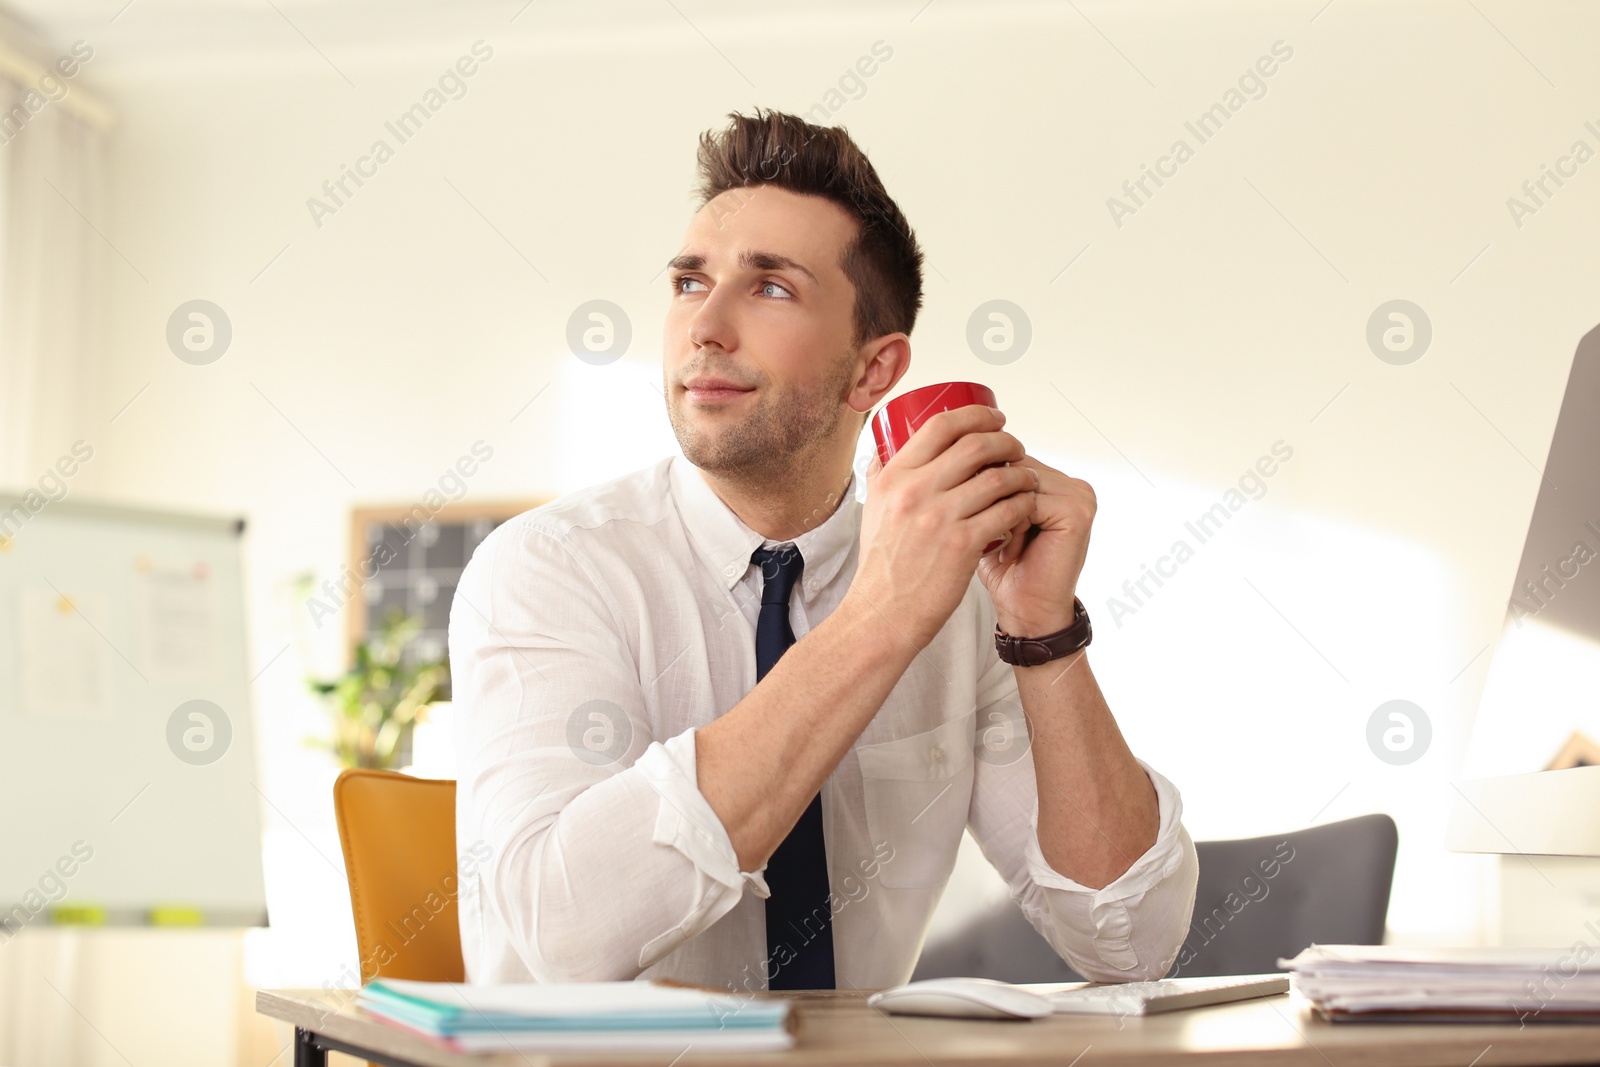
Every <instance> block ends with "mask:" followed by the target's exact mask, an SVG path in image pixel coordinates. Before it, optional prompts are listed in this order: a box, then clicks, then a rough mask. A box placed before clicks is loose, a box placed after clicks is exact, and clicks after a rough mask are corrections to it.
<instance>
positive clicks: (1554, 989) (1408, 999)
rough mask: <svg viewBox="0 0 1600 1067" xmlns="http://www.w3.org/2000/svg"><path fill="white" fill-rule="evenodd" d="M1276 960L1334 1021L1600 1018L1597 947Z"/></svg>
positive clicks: (1306, 955)
mask: <svg viewBox="0 0 1600 1067" xmlns="http://www.w3.org/2000/svg"><path fill="white" fill-rule="evenodd" d="M1278 965H1279V966H1281V967H1287V968H1289V970H1290V971H1291V972H1292V975H1293V982H1294V988H1295V989H1296V990H1298V991H1299V992H1300V993H1301V994H1303V995H1304V996H1305V997H1306V998H1307V999H1309V1000H1310V1001H1311V1003H1312V1006H1313V1007H1315V1008H1316V1010H1317V1012H1318V1013H1319V1014H1321V1015H1322V1016H1323V1017H1324V1018H1328V1019H1332V1020H1334V1021H1336V1022H1516V1023H1530V1022H1600V949H1594V948H1591V947H1590V945H1589V943H1588V942H1586V941H1578V942H1576V943H1574V944H1573V945H1571V946H1570V947H1568V948H1549V949H1547V948H1457V949H1439V948H1430V949H1415V948H1399V947H1396V946H1392V945H1312V946H1311V947H1310V948H1308V949H1306V950H1305V951H1303V952H1301V953H1300V954H1299V955H1298V956H1296V957H1295V958H1294V959H1292V960H1279V961H1278Z"/></svg>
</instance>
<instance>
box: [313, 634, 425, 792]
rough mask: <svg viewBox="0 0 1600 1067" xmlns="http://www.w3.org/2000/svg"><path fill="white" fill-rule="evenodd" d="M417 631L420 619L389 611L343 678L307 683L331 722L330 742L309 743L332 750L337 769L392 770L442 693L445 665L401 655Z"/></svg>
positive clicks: (358, 649)
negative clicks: (416, 725)
mask: <svg viewBox="0 0 1600 1067" xmlns="http://www.w3.org/2000/svg"><path fill="white" fill-rule="evenodd" d="M421 629H422V617H421V616H420V615H406V614H404V613H402V612H399V611H391V612H390V613H389V614H388V615H387V616H386V617H385V618H384V619H383V621H382V622H381V623H380V624H379V627H378V631H377V633H375V634H374V635H373V636H372V637H371V638H369V639H368V640H366V641H363V642H361V643H360V644H358V645H356V648H355V663H354V665H353V666H352V667H351V668H350V669H349V670H348V671H346V672H345V673H344V675H343V676H341V677H339V678H336V679H334V680H332V681H323V680H320V679H316V678H312V679H309V680H308V684H309V685H310V687H311V691H312V692H314V693H316V694H317V695H318V696H320V697H322V698H323V701H324V702H325V703H326V704H327V706H328V710H329V712H330V713H331V715H332V718H333V737H332V739H331V740H330V739H328V738H320V737H319V738H311V739H309V740H310V743H311V744H313V745H314V746H315V747H317V748H322V749H327V750H329V751H331V752H332V753H333V754H334V756H335V757H336V758H337V759H338V761H339V765H340V766H341V767H370V768H374V769H376V770H385V771H387V770H393V769H394V768H395V766H396V765H397V763H398V761H399V757H400V755H401V753H402V751H403V749H404V746H403V743H402V742H403V741H404V740H405V738H406V737H407V736H409V734H410V732H411V727H412V725H413V724H414V723H415V722H417V721H418V720H419V719H421V718H425V717H426V715H427V708H428V704H429V703H431V702H432V701H434V700H436V699H438V698H439V696H440V695H442V693H443V692H444V688H445V686H446V685H447V684H448V683H449V680H450V667H449V664H448V663H446V662H444V661H443V660H433V661H428V662H415V661H411V660H408V658H407V657H406V656H405V654H404V653H405V650H406V646H407V645H408V644H409V643H410V642H411V640H412V638H414V637H416V635H417V633H418V632H419V631H420V630H421Z"/></svg>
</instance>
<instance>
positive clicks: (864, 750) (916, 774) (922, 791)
mask: <svg viewBox="0 0 1600 1067" xmlns="http://www.w3.org/2000/svg"><path fill="white" fill-rule="evenodd" d="M973 728H974V724H973V719H972V718H971V717H970V716H969V717H966V718H960V719H951V720H950V721H949V722H946V723H943V724H941V725H940V726H937V727H935V728H934V729H932V730H929V731H927V732H925V733H920V734H912V735H911V736H910V737H901V738H897V739H895V740H893V741H881V742H879V743H878V744H874V745H859V746H857V748H856V757H857V759H858V760H859V762H860V766H861V785H862V794H863V797H864V799H865V801H866V809H867V832H868V833H869V834H870V835H871V837H872V846H873V849H874V850H875V851H881V850H882V848H883V846H884V845H888V846H889V847H890V848H891V849H893V850H894V858H893V859H890V860H888V861H887V862H885V863H884V864H883V865H882V867H881V869H880V873H879V878H880V880H881V881H882V882H883V884H884V885H885V886H888V887H890V888H893V889H920V888H927V887H932V886H941V885H944V883H945V882H946V881H947V880H948V879H949V877H950V872H951V870H952V869H953V868H954V867H955V862H956V850H957V849H958V848H959V847H960V845H961V833H962V831H963V830H965V829H966V826H967V809H968V807H969V805H970V802H971V799H972V731H973Z"/></svg>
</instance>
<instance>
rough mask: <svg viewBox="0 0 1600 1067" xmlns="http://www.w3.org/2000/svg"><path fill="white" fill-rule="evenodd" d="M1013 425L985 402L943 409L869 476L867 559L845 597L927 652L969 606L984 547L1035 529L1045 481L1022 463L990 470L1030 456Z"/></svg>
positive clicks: (864, 528)
mask: <svg viewBox="0 0 1600 1067" xmlns="http://www.w3.org/2000/svg"><path fill="white" fill-rule="evenodd" d="M1004 424H1005V416H1004V415H1001V414H1000V413H999V412H997V411H996V410H995V409H993V408H990V407H985V406H983V405H979V404H975V405H970V406H967V407H961V408H954V409H952V410H950V411H942V412H940V413H939V414H937V415H934V416H933V417H932V418H930V419H928V421H927V422H925V423H923V424H922V426H921V427H919V428H918V430H917V431H916V433H914V434H912V435H911V439H910V440H909V441H907V442H906V445H905V447H904V448H902V449H900V451H898V452H896V453H895V454H894V456H893V458H891V459H890V460H889V463H888V465H887V466H883V467H882V468H881V469H880V466H879V463H878V460H877V458H876V457H874V458H873V460H872V465H871V466H870V467H869V468H868V470H867V486H868V491H867V500H866V504H865V506H864V508H863V511H862V516H861V552H860V559H859V561H858V563H857V567H856V575H855V578H854V580H853V581H852V582H851V583H850V589H849V591H848V592H847V593H846V597H847V598H856V599H858V600H859V601H861V602H862V603H864V604H865V605H867V606H868V609H869V610H876V611H877V612H878V613H879V614H880V615H882V616H883V618H884V619H885V621H887V622H888V623H889V624H890V625H891V626H893V627H894V629H895V630H896V631H897V632H898V633H899V634H900V635H901V636H902V637H904V638H905V639H906V640H908V641H910V642H911V643H912V644H913V645H915V647H916V648H917V649H918V650H920V649H922V648H924V647H926V645H927V644H928V643H929V642H930V641H932V640H933V638H934V636H935V635H936V634H937V633H938V632H939V630H940V628H941V627H943V626H944V624H945V621H946V620H947V619H949V618H950V615H951V613H952V612H954V611H955V609H956V607H957V605H959V604H960V603H961V598H962V597H963V596H964V595H966V591H967V586H968V585H969V584H970V583H971V581H972V575H973V574H974V572H976V570H977V567H978V560H979V559H980V558H981V557H982V555H983V549H984V546H985V545H987V544H989V542H991V541H996V540H1000V539H1002V538H1007V539H1008V540H1009V537H1008V535H1009V536H1010V537H1015V536H1020V532H1023V531H1026V530H1027V527H1028V523H1029V516H1030V515H1031V514H1032V513H1033V509H1034V498H1033V494H1034V490H1035V489H1037V488H1038V486H1039V476H1038V474H1037V473H1036V472H1035V471H1034V470H1033V469H1032V468H1029V467H1024V466H1021V465H1020V464H1019V465H1017V466H990V465H991V464H1006V463H1015V462H1016V461H1018V460H1020V459H1022V457H1023V447H1022V442H1020V441H1018V440H1017V439H1016V438H1015V437H1013V436H1011V435H1010V434H1009V433H1006V432H1005V431H1004V430H1002V429H1001V427H1002V426H1003V425H1004ZM985 468H988V469H985ZM1003 550H1004V549H997V550H996V551H1003Z"/></svg>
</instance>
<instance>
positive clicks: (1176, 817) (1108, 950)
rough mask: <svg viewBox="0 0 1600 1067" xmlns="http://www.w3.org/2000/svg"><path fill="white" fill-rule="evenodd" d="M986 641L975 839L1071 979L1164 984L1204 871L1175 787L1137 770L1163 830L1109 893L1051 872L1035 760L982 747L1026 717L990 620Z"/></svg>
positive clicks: (1025, 753)
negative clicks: (1000, 726)
mask: <svg viewBox="0 0 1600 1067" xmlns="http://www.w3.org/2000/svg"><path fill="white" fill-rule="evenodd" d="M991 610H992V609H991ZM980 614H981V613H980ZM980 632H981V633H982V635H983V636H982V638H981V639H980V647H979V655H980V657H982V659H981V660H980V662H983V663H984V669H983V671H982V672H981V674H980V677H979V686H978V701H977V702H978V710H977V714H978V729H977V731H976V738H977V739H976V743H975V747H976V751H977V756H978V758H977V760H976V761H975V762H976V766H977V768H978V770H977V774H976V775H975V778H974V782H973V795H972V804H971V807H970V810H969V813H968V827H969V829H970V830H971V831H972V835H973V837H974V839H975V840H976V841H977V843H978V845H979V847H980V848H981V849H982V850H983V853H984V855H985V856H987V857H988V859H989V861H990V862H991V863H993V864H994V866H995V868H996V869H997V870H998V871H999V872H1000V873H1001V875H1003V876H1004V877H1005V879H1006V881H1007V882H1008V883H1009V885H1010V888H1011V895H1012V898H1013V899H1015V900H1016V902H1017V904H1018V905H1019V906H1020V907H1021V908H1022V912H1023V914H1024V915H1025V916H1027V919H1028V921H1029V922H1030V923H1032V924H1033V926H1034V928H1035V929H1036V930H1038V931H1039V933H1040V934H1041V935H1042V936H1043V937H1044V939H1045V940H1046V941H1048V942H1049V943H1050V946H1051V947H1052V948H1054V949H1055V951H1056V954H1057V955H1059V956H1060V957H1061V958H1062V959H1064V960H1065V961H1066V962H1067V963H1068V964H1069V965H1071V967H1072V968H1073V970H1075V971H1077V972H1078V973H1079V974H1081V975H1083V977H1085V978H1087V979H1089V980H1091V981H1096V982H1132V981H1147V980H1151V979H1156V978H1161V977H1163V976H1164V975H1166V973H1167V972H1168V971H1169V970H1170V969H1171V967H1172V962H1173V960H1174V959H1176V958H1177V955H1178V951H1179V950H1180V949H1181V948H1182V946H1183V941H1184V938H1185V937H1186V936H1187V934H1188V929H1189V923H1190V921H1191V919H1192V916H1193V911H1194V896H1195V884H1196V881H1197V879H1198V877H1199V872H1200V863H1199V859H1198V858H1197V856H1196V854H1195V847H1194V842H1193V840H1191V839H1190V837H1189V833H1188V831H1187V830H1185V829H1184V827H1183V800H1182V798H1181V797H1180V795H1179V793H1178V790H1177V788H1176V787H1175V786H1174V785H1173V784H1172V783H1171V782H1169V781H1168V780H1167V779H1166V778H1165V777H1163V776H1162V775H1161V774H1158V773H1157V772H1156V771H1155V770H1154V769H1153V768H1151V767H1150V765H1149V764H1147V763H1145V762H1144V761H1143V760H1139V761H1138V763H1139V766H1140V767H1142V768H1143V769H1144V771H1145V773H1146V774H1147V775H1148V776H1149V778H1150V782H1151V784H1152V785H1153V786H1154V787H1155V791H1156V800H1157V803H1158V806H1159V809H1160V828H1159V830H1158V831H1157V834H1156V840H1155V843H1154V844H1152V845H1151V846H1150V847H1149V848H1148V849H1146V850H1145V852H1144V854H1143V855H1141V856H1139V857H1138V858H1137V859H1135V860H1134V862H1133V864H1132V866H1130V867H1129V868H1128V869H1127V870H1126V871H1124V872H1123V873H1122V875H1121V876H1120V877H1118V878H1117V879H1116V880H1115V881H1113V882H1111V883H1110V884H1109V885H1106V886H1104V887H1103V888H1100V889H1092V888H1090V887H1088V886H1085V885H1082V884H1080V883H1078V882H1076V881H1074V880H1073V879H1071V878H1068V877H1067V876H1066V875H1064V874H1062V873H1060V872H1059V871H1057V870H1056V869H1055V868H1053V867H1051V866H1050V864H1049V862H1048V861H1047V860H1046V859H1045V858H1044V853H1043V851H1042V850H1041V848H1040V845H1039V801H1038V783H1037V780H1036V778H1035V777H1034V770H1033V759H1032V754H1031V752H1030V751H1029V750H1028V749H1027V746H1026V745H1025V744H1024V745H1022V746H1019V747H1020V749H1021V751H1019V752H1017V753H1016V754H1015V755H1012V754H1010V753H1008V752H1006V751H1005V750H1003V749H1002V750H999V751H996V750H994V749H985V747H984V744H985V735H986V733H987V732H988V731H986V730H985V726H986V724H988V723H991V722H1010V723H1015V724H1021V723H1022V721H1023V718H1022V704H1021V698H1020V696H1019V694H1018V690H1017V683H1016V674H1015V672H1014V671H1013V670H1012V668H1011V667H1010V666H1009V665H1008V664H1006V663H1003V662H1002V661H1001V660H1000V659H999V657H998V656H997V655H996V654H995V653H994V645H993V638H992V634H993V632H994V631H993V618H992V615H991V616H990V617H989V619H988V626H987V629H982V630H981V631H980ZM1022 736H1025V734H1024V735H1022Z"/></svg>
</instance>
